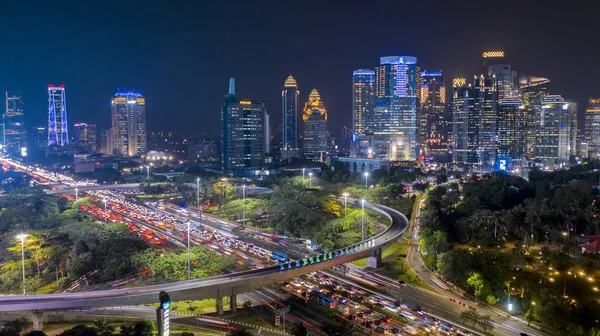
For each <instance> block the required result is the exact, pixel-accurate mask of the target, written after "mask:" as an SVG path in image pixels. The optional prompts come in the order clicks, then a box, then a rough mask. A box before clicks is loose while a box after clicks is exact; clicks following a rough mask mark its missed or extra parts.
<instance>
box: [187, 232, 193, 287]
mask: <svg viewBox="0 0 600 336" xmlns="http://www.w3.org/2000/svg"><path fill="white" fill-rule="evenodd" d="M186 224H187V250H188V251H187V252H188V267H187V274H188V280H190V279H191V278H190V272H191V271H192V269H191V267H192V263H191V260H190V221H189V220H188V221H187V222H186Z"/></svg>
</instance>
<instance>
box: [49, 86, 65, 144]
mask: <svg viewBox="0 0 600 336" xmlns="http://www.w3.org/2000/svg"><path fill="white" fill-rule="evenodd" d="M68 144H69V130H68V124H67V101H66V97H65V86H64V85H59V86H54V85H52V84H50V85H48V146H66V145H68Z"/></svg>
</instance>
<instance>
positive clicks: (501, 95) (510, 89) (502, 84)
mask: <svg viewBox="0 0 600 336" xmlns="http://www.w3.org/2000/svg"><path fill="white" fill-rule="evenodd" d="M481 65H482V73H481V74H483V75H484V76H485V77H486V78H492V77H493V76H496V81H497V85H498V99H506V98H511V99H516V98H517V97H519V73H518V72H517V71H513V70H512V69H511V66H510V64H508V63H507V62H506V60H505V58H504V51H486V52H484V53H483V55H482V57H481Z"/></svg>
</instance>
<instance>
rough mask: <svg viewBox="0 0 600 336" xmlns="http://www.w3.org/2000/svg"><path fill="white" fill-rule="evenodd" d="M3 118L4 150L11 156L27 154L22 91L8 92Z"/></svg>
mask: <svg viewBox="0 0 600 336" xmlns="http://www.w3.org/2000/svg"><path fill="white" fill-rule="evenodd" d="M2 119H3V125H4V127H3V144H4V151H5V152H6V153H7V154H9V155H11V156H21V155H27V146H26V143H27V141H26V139H27V136H26V132H25V119H24V115H23V98H22V97H21V93H20V92H16V93H8V92H6V109H5V110H4V115H3V117H2Z"/></svg>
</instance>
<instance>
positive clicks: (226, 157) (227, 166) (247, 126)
mask: <svg viewBox="0 0 600 336" xmlns="http://www.w3.org/2000/svg"><path fill="white" fill-rule="evenodd" d="M267 119H268V118H267V112H266V108H265V103H264V102H262V101H257V100H246V99H240V98H238V97H237V96H236V95H235V80H234V79H233V78H231V79H230V80H229V94H227V95H226V96H225V99H224V101H223V107H222V109H221V131H222V133H221V134H222V146H223V147H222V151H221V158H222V162H223V170H224V171H225V172H231V173H241V174H244V173H245V172H247V171H249V170H255V169H260V168H262V166H263V165H264V163H265V152H267V151H268V148H265V147H266V144H267V141H266V139H265V137H266V136H267V132H268V125H267Z"/></svg>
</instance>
